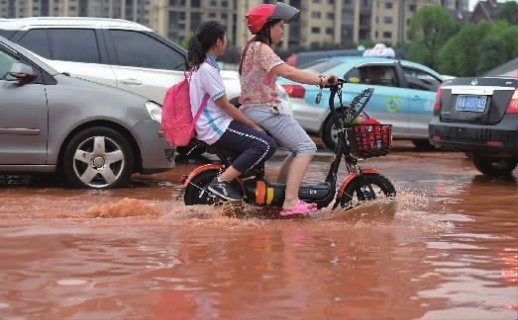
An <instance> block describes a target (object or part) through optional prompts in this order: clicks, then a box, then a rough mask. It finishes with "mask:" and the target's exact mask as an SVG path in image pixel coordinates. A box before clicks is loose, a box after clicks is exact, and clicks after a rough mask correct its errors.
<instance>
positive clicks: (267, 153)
mask: <svg viewBox="0 0 518 320" xmlns="http://www.w3.org/2000/svg"><path fill="white" fill-rule="evenodd" d="M213 146H215V147H217V148H221V149H227V150H232V151H236V152H238V153H239V156H238V157H237V158H236V159H234V161H233V162H232V166H233V167H234V168H235V169H236V170H237V171H239V172H241V173H242V174H243V173H247V172H248V171H249V170H251V169H254V168H257V167H259V166H260V165H262V164H263V163H264V162H265V161H266V160H268V159H270V157H271V156H272V155H273V154H274V153H275V150H276V149H277V143H276V142H275V140H274V139H273V138H272V137H270V136H269V135H267V134H265V133H262V132H259V131H257V130H255V129H252V128H250V127H249V126H247V125H244V124H242V123H241V122H237V121H232V122H231V123H230V125H229V126H228V128H227V130H226V131H225V133H223V135H222V136H221V138H219V139H218V141H216V142H215V143H214V144H213Z"/></svg>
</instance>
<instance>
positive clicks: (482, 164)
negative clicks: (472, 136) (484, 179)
mask: <svg viewBox="0 0 518 320" xmlns="http://www.w3.org/2000/svg"><path fill="white" fill-rule="evenodd" d="M472 160H473V164H474V165H475V168H477V170H478V171H480V172H482V173H483V174H485V175H488V176H507V175H510V174H512V172H513V170H514V169H515V168H516V166H517V165H518V159H512V158H490V157H483V156H479V155H476V154H474V155H473V157H472Z"/></svg>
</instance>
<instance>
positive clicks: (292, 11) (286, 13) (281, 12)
mask: <svg viewBox="0 0 518 320" xmlns="http://www.w3.org/2000/svg"><path fill="white" fill-rule="evenodd" d="M299 13H300V10H299V9H297V8H294V7H292V6H289V5H287V4H284V3H282V2H277V3H276V4H275V9H274V10H273V13H272V15H271V16H269V17H268V21H271V20H279V19H280V20H284V22H286V23H289V22H290V21H291V20H293V19H294V18H296V17H297V16H298V15H299Z"/></svg>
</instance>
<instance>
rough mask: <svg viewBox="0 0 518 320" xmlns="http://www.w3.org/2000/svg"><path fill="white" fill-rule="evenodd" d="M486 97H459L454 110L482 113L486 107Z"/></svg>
mask: <svg viewBox="0 0 518 320" xmlns="http://www.w3.org/2000/svg"><path fill="white" fill-rule="evenodd" d="M486 101H487V96H459V97H458V98H457V104H456V105H455V110H457V111H470V112H484V109H485V107H486Z"/></svg>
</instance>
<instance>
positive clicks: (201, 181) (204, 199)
mask: <svg viewBox="0 0 518 320" xmlns="http://www.w3.org/2000/svg"><path fill="white" fill-rule="evenodd" d="M217 175H218V170H207V171H204V172H202V173H200V174H198V175H197V176H195V177H194V178H192V180H191V181H190V182H189V184H188V185H187V187H186V188H185V194H184V196H183V201H184V203H185V205H187V206H190V205H195V204H214V203H216V201H217V200H218V198H217V197H215V196H214V195H212V194H211V193H210V192H209V191H207V187H208V186H209V184H210V183H211V181H212V180H213V179H214V178H215V177H216V176H217Z"/></svg>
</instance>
